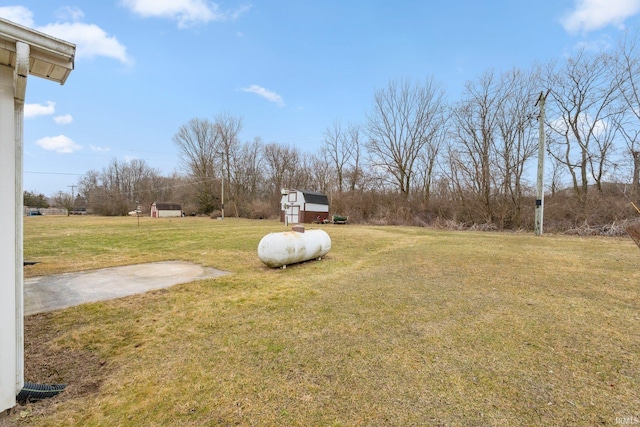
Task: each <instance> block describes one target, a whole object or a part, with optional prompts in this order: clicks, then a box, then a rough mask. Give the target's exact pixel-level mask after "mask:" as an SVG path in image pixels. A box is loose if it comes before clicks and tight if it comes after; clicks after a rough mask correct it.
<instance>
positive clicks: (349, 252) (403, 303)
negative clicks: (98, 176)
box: [0, 217, 640, 426]
mask: <svg viewBox="0 0 640 427" xmlns="http://www.w3.org/2000/svg"><path fill="white" fill-rule="evenodd" d="M314 227H321V228H323V229H325V230H326V231H327V233H328V234H329V235H330V236H331V239H332V250H331V251H330V252H329V254H328V255H327V256H326V257H325V259H324V260H323V261H320V262H317V261H312V262H307V263H303V264H298V265H296V266H290V267H289V268H287V269H286V270H281V269H269V268H267V267H265V266H264V265H262V263H261V262H260V260H259V259H258V257H257V245H258V242H259V241H260V239H261V238H262V237H263V236H264V235H265V234H266V233H268V232H271V231H282V230H284V226H283V225H282V224H279V223H277V222H272V221H250V220H238V219H231V218H226V219H225V220H224V221H220V220H212V219H208V218H181V219H173V220H171V221H170V220H167V219H156V220H154V219H150V218H141V219H140V226H139V227H138V226H137V223H136V219H135V218H133V219H132V218H92V217H59V218H58V217H27V218H25V259H27V260H33V261H40V264H37V265H34V266H31V267H25V275H26V276H35V275H44V274H52V273H61V272H69V271H79V270H87V269H93V268H99V267H107V266H117V265H125V264H134V263H142V262H151V261H162V260H186V261H192V262H196V263H200V264H202V265H206V266H210V267H215V268H218V269H221V270H227V271H230V272H232V273H233V274H231V275H229V276H225V277H221V278H217V279H212V280H203V281H199V282H193V283H189V284H185V285H179V286H175V287H173V288H170V289H166V290H160V291H154V292H150V293H147V294H144V295H136V296H132V297H127V298H122V299H118V300H112V301H107V302H100V303H92V304H85V305H82V306H79V307H74V308H70V309H66V310H61V311H57V312H53V313H47V314H40V315H35V316H31V317H29V318H27V320H26V328H25V335H26V336H25V340H26V353H27V356H26V357H27V360H26V378H25V379H26V380H28V381H32V382H40V383H67V384H69V386H68V388H67V390H65V392H63V393H62V394H60V395H59V396H57V397H55V398H53V399H50V400H47V401H43V402H39V403H33V404H28V405H26V406H21V407H18V408H16V410H14V411H13V412H12V413H11V414H10V415H9V416H8V417H5V418H4V419H3V420H1V421H0V423H3V424H6V425H11V426H13V425H16V426H23V425H24V426H27V425H28V426H52V425H77V426H138V425H144V426H169V425H171V426H203V425H212V426H213V425H216V426H217V425H220V426H232V425H233V426H236V425H239V426H285V425H286V426H315V425H317V426H383V425H385V426H386V425H389V426H391V425H392V426H405V425H434V426H487V425H488V426H529V425H531V426H534V425H535V426H541V425H558V426H567V425H616V424H618V425H619V424H623V422H627V421H632V422H633V421H636V422H637V423H640V391H639V390H640V385H639V380H640V358H639V357H638V354H639V353H640V311H639V308H640V299H639V297H638V296H639V290H640V271H639V270H638V264H639V263H638V261H639V260H640V252H639V251H638V247H636V245H635V244H634V243H633V241H632V240H631V239H614V238H594V237H590V238H579V237H567V236H551V235H548V236H544V237H542V238H540V237H535V236H533V235H531V234H499V233H475V232H448V231H439V230H431V229H423V228H409V227H373V226H354V225H346V226H345V225H342V226H338V225H323V226H314Z"/></svg>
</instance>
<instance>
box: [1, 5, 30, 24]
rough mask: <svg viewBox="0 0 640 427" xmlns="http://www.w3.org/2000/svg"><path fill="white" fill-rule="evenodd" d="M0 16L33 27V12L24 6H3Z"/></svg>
mask: <svg viewBox="0 0 640 427" xmlns="http://www.w3.org/2000/svg"><path fill="white" fill-rule="evenodd" d="M0 16H1V17H3V18H4V19H8V20H9V21H11V22H15V23H16V24H20V25H24V26H25V27H33V13H31V11H30V10H29V9H27V8H26V7H24V6H2V7H0Z"/></svg>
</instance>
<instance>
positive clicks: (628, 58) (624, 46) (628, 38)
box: [614, 33, 640, 200]
mask: <svg viewBox="0 0 640 427" xmlns="http://www.w3.org/2000/svg"><path fill="white" fill-rule="evenodd" d="M639 55H640V51H639V47H638V33H635V34H633V35H630V34H626V35H625V37H624V38H622V39H621V41H620V43H619V45H618V49H617V51H616V54H615V62H614V67H615V68H614V74H615V76H616V82H617V84H618V90H619V92H620V95H621V101H622V103H623V105H624V106H625V107H627V108H624V109H623V113H624V114H623V115H621V116H620V117H619V123H618V129H619V130H620V135H621V136H622V138H623V139H624V141H625V143H626V146H627V151H628V153H629V155H630V158H631V163H632V165H633V166H632V179H631V194H632V197H634V198H636V200H637V198H638V197H640V138H639V136H640V56H639Z"/></svg>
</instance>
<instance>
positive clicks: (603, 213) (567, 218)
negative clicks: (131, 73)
mask: <svg viewBox="0 0 640 427" xmlns="http://www.w3.org/2000/svg"><path fill="white" fill-rule="evenodd" d="M638 50H639V47H638V45H637V38H633V37H628V36H625V37H624V38H622V39H621V40H620V41H619V42H618V44H617V46H616V47H615V48H613V49H609V50H608V51H605V52H592V51H588V50H586V49H583V50H580V51H576V52H575V53H574V54H572V55H571V56H568V57H566V58H563V59H560V60H553V61H549V62H548V63H546V64H538V65H535V66H533V67H531V68H530V69H527V70H523V69H518V68H513V69H511V70H508V71H504V72H497V71H495V70H487V71H485V72H484V73H483V74H482V75H481V76H479V77H477V78H476V79H474V80H471V81H468V82H467V83H466V85H465V86H464V90H463V91H462V93H461V95H460V97H459V99H457V100H451V99H450V98H449V97H448V96H447V94H446V91H445V88H444V87H443V86H442V85H440V84H438V82H436V81H435V79H434V78H433V77H427V78H425V79H423V80H420V81H415V80H411V79H393V80H390V81H389V83H388V85H387V86H386V87H384V88H381V89H378V90H376V91H375V92H374V94H373V102H372V104H371V107H370V110H369V111H368V113H367V114H366V117H365V118H364V120H363V121H362V122H360V123H344V122H341V121H340V120H336V121H335V122H333V123H331V124H329V125H328V126H327V128H326V130H325V132H324V140H323V143H322V144H321V146H320V147H319V148H318V149H317V150H316V151H315V152H306V151H304V152H303V151H301V150H300V149H299V148H297V147H295V146H292V145H288V144H281V143H277V142H270V143H265V142H263V141H262V139H261V138H260V137H256V138H254V139H253V140H252V141H241V140H240V139H239V135H240V132H241V131H242V127H243V119H242V117H241V116H236V115H233V114H231V113H229V112H223V113H220V114H218V115H217V116H215V117H213V118H211V119H209V118H194V119H191V120H189V121H188V122H187V123H185V124H183V125H182V126H181V127H180V128H179V129H178V131H177V132H176V134H175V135H174V136H173V142H174V144H175V146H176V147H177V149H178V159H179V170H180V173H176V174H174V175H172V176H162V174H161V173H160V172H159V171H157V170H156V169H154V168H152V167H151V166H149V165H148V164H147V163H146V162H145V161H143V160H132V161H129V162H121V161H118V160H116V159H114V160H112V161H111V163H110V164H109V165H108V166H107V167H105V168H104V169H103V170H102V171H89V172H87V173H86V175H85V176H84V177H82V178H81V179H80V181H79V183H78V190H79V192H78V196H79V198H80V200H81V201H82V202H83V203H86V204H87V205H88V206H89V207H90V208H92V210H93V211H94V213H97V214H102V215H124V214H126V213H127V212H129V211H131V210H132V209H134V208H135V207H136V205H137V204H140V205H142V206H143V207H145V206H149V205H150V204H151V202H153V201H172V202H179V203H181V204H182V205H183V208H184V210H185V213H187V214H204V215H217V214H218V211H219V210H220V208H221V201H222V197H221V195H222V193H221V191H222V186H223V185H224V201H225V208H226V214H227V215H233V216H239V217H249V218H267V217H273V216H276V215H278V212H279V200H280V191H281V189H283V188H297V189H306V190H314V191H319V192H322V193H325V194H327V195H328V196H329V200H330V203H331V206H330V208H331V211H332V213H337V214H342V215H349V217H350V221H351V220H353V221H358V222H368V223H377V224H415V225H425V224H426V225H434V224H436V225H445V226H454V227H465V226H478V227H485V228H495V229H531V228H532V227H533V221H534V210H535V191H534V185H535V168H536V165H537V152H538V142H539V132H538V130H539V120H540V114H539V108H538V106H537V105H536V101H537V100H538V99H539V98H540V96H541V95H545V96H546V116H545V121H544V123H543V129H544V134H545V141H546V145H545V151H546V174H545V184H546V185H545V190H546V198H545V207H546V209H545V224H546V225H547V226H551V227H552V228H558V229H566V228H571V227H577V226H580V225H582V224H605V223H613V222H615V221H621V220H624V219H627V218H632V217H633V216H635V215H637V214H638V213H639V212H638V211H637V209H635V206H637V205H638V204H640V203H638V199H639V195H640V140H639V136H640V93H639V89H638V88H639V87H640V56H639V53H638Z"/></svg>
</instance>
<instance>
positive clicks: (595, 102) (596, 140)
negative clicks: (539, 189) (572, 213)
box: [544, 50, 620, 204]
mask: <svg viewBox="0 0 640 427" xmlns="http://www.w3.org/2000/svg"><path fill="white" fill-rule="evenodd" d="M612 61H613V59H612V57H611V56H610V55H608V54H606V53H600V54H596V55H590V54H589V53H588V52H586V51H584V50H583V51H580V52H578V53H577V54H576V55H575V56H573V57H570V58H568V59H567V60H566V62H565V63H564V64H563V66H562V67H560V68H559V69H557V70H556V69H555V67H552V66H550V67H549V68H548V70H547V73H546V81H545V82H544V84H545V85H546V86H547V87H548V88H549V89H550V92H549V96H550V100H551V102H550V103H549V107H550V108H549V113H548V114H547V126H548V127H549V128H550V129H551V139H550V141H549V145H550V151H549V152H550V153H551V155H552V156H554V157H555V158H556V159H557V160H558V161H559V162H561V163H562V164H564V166H565V167H566V168H567V170H568V172H569V175H570V176H571V180H572V183H573V189H574V192H575V194H576V196H578V199H579V200H580V201H581V202H582V203H583V204H584V203H585V202H586V194H587V191H588V188H589V178H590V177H591V178H592V179H593V182H594V183H595V184H596V186H597V188H598V189H600V190H601V180H602V177H603V175H604V172H605V167H606V165H607V162H608V161H609V160H610V158H611V156H612V155H613V150H612V145H613V139H614V137H615V134H616V131H615V129H616V127H615V126H613V123H614V122H615V121H616V120H618V115H619V114H620V110H619V106H618V103H617V101H618V97H619V92H618V90H617V82H616V81H615V78H613V74H612V72H611V66H610V65H611V63H612Z"/></svg>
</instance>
